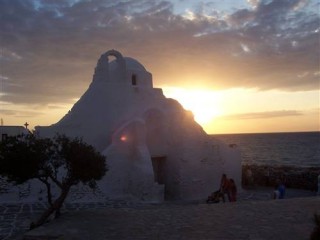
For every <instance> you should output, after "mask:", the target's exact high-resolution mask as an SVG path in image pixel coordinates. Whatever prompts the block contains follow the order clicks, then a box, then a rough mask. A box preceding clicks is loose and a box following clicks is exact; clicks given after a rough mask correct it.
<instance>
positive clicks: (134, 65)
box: [109, 57, 147, 72]
mask: <svg viewBox="0 0 320 240" xmlns="http://www.w3.org/2000/svg"><path fill="white" fill-rule="evenodd" d="M123 59H124V60H125V62H126V68H127V70H136V71H144V72H146V71H147V70H146V69H145V67H144V66H143V65H142V64H141V63H140V62H138V61H137V60H136V59H134V58H131V57H124V58H123ZM116 64H117V63H116V59H115V60H113V61H111V62H110V63H109V68H110V70H114V69H115V68H116Z"/></svg>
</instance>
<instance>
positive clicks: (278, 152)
mask: <svg viewBox="0 0 320 240" xmlns="http://www.w3.org/2000/svg"><path fill="white" fill-rule="evenodd" d="M211 136H213V137H215V138H217V139H219V140H221V141H223V142H225V143H226V144H228V145H229V144H236V145H237V147H238V148H239V149H240V151H241V157H242V165H253V164H254V165H268V166H292V167H299V168H308V167H317V168H319V167H320V132H291V133H250V134H213V135H211Z"/></svg>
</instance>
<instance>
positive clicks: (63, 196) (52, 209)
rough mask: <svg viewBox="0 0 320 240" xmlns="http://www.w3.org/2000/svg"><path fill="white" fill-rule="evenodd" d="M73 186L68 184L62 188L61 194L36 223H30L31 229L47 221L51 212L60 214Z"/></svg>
mask: <svg viewBox="0 0 320 240" xmlns="http://www.w3.org/2000/svg"><path fill="white" fill-rule="evenodd" d="M70 187H71V186H67V187H65V188H63V189H62V190H61V194H60V196H59V197H58V198H57V199H56V200H55V201H54V202H53V204H52V205H51V206H49V208H48V209H47V210H46V211H45V212H44V213H43V214H42V215H41V216H40V218H39V219H38V220H37V221H36V222H35V223H34V222H32V223H31V225H30V229H33V228H36V227H39V226H41V225H42V224H44V223H45V222H46V220H47V219H48V218H49V217H50V215H51V214H53V213H54V212H56V213H57V214H56V217H57V216H59V212H60V208H61V207H62V204H63V202H64V200H65V199H66V197H67V196H68V193H69V190H70Z"/></svg>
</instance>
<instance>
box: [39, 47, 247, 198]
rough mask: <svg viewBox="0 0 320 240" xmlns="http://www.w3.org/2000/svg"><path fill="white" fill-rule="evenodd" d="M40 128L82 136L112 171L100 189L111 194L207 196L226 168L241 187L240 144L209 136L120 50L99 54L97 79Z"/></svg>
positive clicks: (46, 132)
mask: <svg viewBox="0 0 320 240" xmlns="http://www.w3.org/2000/svg"><path fill="white" fill-rule="evenodd" d="M109 58H114V59H113V61H109ZM36 132H37V133H38V134H39V136H40V137H52V136H54V135H55V133H57V132H59V133H64V134H66V135H67V136H70V137H76V136H78V137H82V138H83V139H84V140H85V141H86V142H88V143H89V144H92V145H93V146H95V147H96V148H97V149H98V150H99V151H101V152H102V153H103V154H104V155H106V157H107V165H108V167H109V171H108V172H107V173H106V175H105V177H104V178H103V179H102V180H101V181H100V182H99V183H98V186H99V191H100V193H102V194H104V195H105V196H106V197H107V198H111V199H135V200H139V201H140V200H142V201H157V202H161V201H163V200H196V199H205V198H206V197H207V196H208V195H209V194H210V193H211V192H212V191H214V190H216V189H218V187H219V184H220V178H221V175H222V174H223V173H226V174H227V175H228V177H231V178H233V179H234V180H235V182H236V184H237V185H238V188H239V187H240V184H241V160H240V153H239V151H238V149H237V148H236V147H234V146H233V147H229V146H227V145H225V144H223V143H222V142H220V141H218V140H216V139H214V138H212V136H209V135H208V134H206V132H205V131H204V130H203V129H202V127H201V126H200V125H199V124H198V123H196V122H195V121H194V118H193V114H192V113H191V112H190V111H186V110H185V109H183V107H182V106H181V105H180V104H179V102H177V101H176V100H174V99H168V98H166V97H165V96H164V95H163V93H162V90H161V89H158V88H153V83H152V75H151V73H149V72H148V71H147V70H146V69H145V67H144V66H143V65H142V64H141V63H139V62H138V61H137V60H135V59H133V58H129V57H123V56H122V55H121V54H120V53H119V52H118V51H115V50H110V51H108V52H106V53H104V54H103V55H101V57H100V59H99V60H98V63H97V66H96V68H95V72H94V75H93V81H92V83H91V84H90V86H89V88H88V90H87V91H86V92H85V93H84V94H83V95H82V97H81V98H80V99H79V100H78V101H77V102H76V103H75V105H74V106H73V108H72V109H71V110H70V111H69V112H68V113H67V114H66V115H65V116H64V117H63V118H62V119H61V120H60V121H59V122H57V123H55V124H53V125H51V126H47V127H44V126H38V127H36Z"/></svg>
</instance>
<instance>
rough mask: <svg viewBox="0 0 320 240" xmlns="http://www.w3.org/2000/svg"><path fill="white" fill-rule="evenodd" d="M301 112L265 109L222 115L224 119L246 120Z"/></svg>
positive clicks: (298, 114) (297, 114) (300, 114)
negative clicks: (263, 110) (264, 110)
mask: <svg viewBox="0 0 320 240" xmlns="http://www.w3.org/2000/svg"><path fill="white" fill-rule="evenodd" d="M302 115H303V113H302V112H300V111H296V110H282V111H267V112H251V113H241V114H233V115H227V116H223V117H221V118H223V119H225V120H248V119H266V118H278V117H290V116H302Z"/></svg>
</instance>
